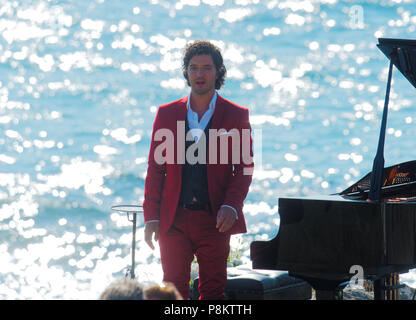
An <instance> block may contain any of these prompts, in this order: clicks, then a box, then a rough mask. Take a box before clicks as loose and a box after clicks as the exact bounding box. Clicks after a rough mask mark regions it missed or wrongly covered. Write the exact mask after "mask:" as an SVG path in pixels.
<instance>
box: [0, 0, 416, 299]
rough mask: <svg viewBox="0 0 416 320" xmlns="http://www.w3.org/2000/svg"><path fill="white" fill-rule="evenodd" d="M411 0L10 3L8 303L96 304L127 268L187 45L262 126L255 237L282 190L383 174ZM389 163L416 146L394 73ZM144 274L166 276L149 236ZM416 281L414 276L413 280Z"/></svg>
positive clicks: (5, 220)
mask: <svg viewBox="0 0 416 320" xmlns="http://www.w3.org/2000/svg"><path fill="white" fill-rule="evenodd" d="M415 30H416V6H415V4H414V2H413V1H401V0H383V1H337V0H304V1H290V0H289V1H284V0H283V1H277V0H267V1H259V0H235V1H231V0H230V1H229V0H179V1H177V2H175V1H164V0H151V1H132V0H126V1H110V0H96V1H69V0H68V1H39V0H37V1H30V0H27V1H9V0H0V33H1V36H0V299H96V298H97V297H98V296H99V294H100V293H101V292H102V290H104V288H105V287H106V286H107V285H108V284H109V283H110V282H112V281H113V280H114V279H116V278H119V277H122V276H124V275H125V273H126V269H127V268H129V267H130V263H131V252H130V250H131V226H132V224H131V222H130V221H128V219H127V217H126V216H125V215H124V214H119V213H117V212H114V211H112V210H111V206H112V205H116V204H141V203H142V200H143V189H144V178H145V175H146V169H147V163H146V161H147V156H148V149H149V143H150V135H151V130H152V124H153V120H154V117H155V112H156V110H157V106H158V105H160V104H162V103H166V102H169V101H172V100H176V99H178V98H181V97H183V96H186V95H188V93H189V88H188V87H187V85H186V83H185V81H184V79H183V77H182V73H181V59H182V54H183V49H184V47H185V45H186V44H187V42H189V41H192V40H195V39H207V40H211V41H213V42H214V43H215V44H216V45H218V46H219V47H220V48H221V50H222V52H223V56H224V59H225V64H226V67H227V69H228V76H227V80H226V84H225V87H224V88H222V89H221V90H220V92H219V93H220V94H221V95H223V96H224V97H226V98H228V99H230V100H232V101H235V102H236V103H238V104H241V105H243V106H246V107H248V108H249V111H250V121H251V124H252V127H253V129H255V131H256V132H257V136H256V137H255V141H256V145H255V151H256V158H255V160H256V168H255V172H254V177H253V182H252V185H251V188H250V192H249V194H248V196H247V199H246V204H245V216H246V220H247V225H248V233H247V234H244V235H239V236H234V237H233V238H232V250H233V253H234V254H239V255H240V257H239V262H241V263H248V262H249V245H250V242H251V241H253V240H260V239H263V240H265V239H271V238H272V237H274V236H275V235H276V233H277V231H278V225H279V215H278V205H277V204H278V198H279V197H282V196H309V195H317V194H331V193H334V192H339V191H341V190H343V189H344V188H346V187H348V186H349V185H351V184H352V183H353V182H355V181H357V180H358V179H359V178H361V177H362V176H364V175H365V174H366V173H368V172H369V171H371V167H372V161H373V158H374V155H375V152H376V146H377V141H378V135H379V127H380V118H381V112H382V107H383V104H384V97H385V86H386V79H387V71H388V60H387V59H386V58H385V56H384V55H383V54H382V53H381V51H379V50H378V48H377V47H376V44H377V42H378V41H377V38H380V37H387V38H388V37H390V38H410V39H411V38H416V36H415V35H416V33H415ZM393 77H394V78H393V79H394V81H393V84H392V91H391V98H390V109H389V118H388V123H387V128H388V130H387V134H386V147H385V161H386V166H388V165H392V164H394V163H399V162H404V161H408V160H414V159H416V148H414V141H415V140H414V137H415V134H416V129H415V121H416V113H415V111H414V108H413V107H414V105H415V104H416V92H415V90H414V88H413V87H412V86H411V85H410V83H408V82H407V80H405V79H404V77H403V76H402V75H401V74H400V73H399V71H397V70H394V73H393ZM136 246H137V248H136V269H135V273H136V277H137V278H138V279H139V280H140V281H142V282H144V283H152V282H153V283H161V281H162V270H161V266H160V256H159V253H158V249H156V250H155V251H152V250H150V249H149V248H148V247H147V245H146V244H145V243H144V241H143V218H142V217H141V216H139V219H138V226H137V244H136ZM401 279H402V281H404V282H405V283H408V284H409V285H414V286H416V271H410V272H409V273H407V274H404V275H402V276H401Z"/></svg>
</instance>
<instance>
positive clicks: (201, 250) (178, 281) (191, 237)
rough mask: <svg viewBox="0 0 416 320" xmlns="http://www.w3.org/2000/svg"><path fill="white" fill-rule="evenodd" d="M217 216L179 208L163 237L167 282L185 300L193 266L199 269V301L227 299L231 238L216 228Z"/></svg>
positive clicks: (163, 267)
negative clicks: (225, 293)
mask: <svg viewBox="0 0 416 320" xmlns="http://www.w3.org/2000/svg"><path fill="white" fill-rule="evenodd" d="M215 225H216V215H212V214H210V213H209V212H208V211H205V210H188V209H184V208H178V209H177V211H176V215H175V220H174V223H173V226H172V227H171V228H170V229H169V230H168V232H167V233H164V234H160V235H159V247H160V257H161V262H162V269H163V273H164V276H163V280H164V281H167V282H172V283H173V284H174V285H175V286H176V288H177V289H178V291H179V293H180V294H181V295H182V297H183V298H184V299H188V298H189V294H190V287H189V281H190V274H191V263H192V261H193V259H194V255H195V256H196V258H197V261H198V265H199V287H198V289H199V294H200V297H199V299H201V300H202V299H204V300H216V299H223V298H224V291H225V286H226V284H227V258H228V254H229V252H230V235H225V234H224V233H221V232H219V231H218V229H217V228H216V227H215Z"/></svg>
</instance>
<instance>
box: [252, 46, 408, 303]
mask: <svg viewBox="0 0 416 320" xmlns="http://www.w3.org/2000/svg"><path fill="white" fill-rule="evenodd" d="M378 47H379V49H380V50H381V51H382V52H383V53H384V54H385V55H386V56H387V57H388V58H389V59H390V68H389V77H388V83H387V90H386V100H385V105H384V110H383V118H382V124H381V130H380V139H379V145H378V150H377V154H376V157H375V159H374V163H373V169H372V171H371V172H370V173H368V174H367V175H366V176H365V177H363V178H362V179H361V180H359V181H358V182H356V183H355V184H353V185H352V186H350V187H349V188H347V189H346V190H344V191H343V192H341V193H339V194H336V195H329V196H318V197H304V198H280V199H279V214H280V226H279V232H278V234H277V236H276V237H275V238H273V239H272V240H270V241H253V242H252V243H251V246H250V259H251V261H252V266H253V269H269V270H287V271H288V272H289V274H290V275H292V276H296V277H299V278H302V279H305V280H306V281H308V282H309V283H310V284H311V286H312V287H313V288H314V289H315V290H316V297H317V299H336V298H337V297H338V298H339V297H340V293H341V294H342V289H343V288H344V287H345V285H346V284H348V282H349V281H350V280H351V278H352V277H353V276H356V275H357V273H356V272H357V270H359V269H357V266H358V268H362V269H361V270H362V271H363V276H364V278H365V279H368V280H372V281H374V298H375V299H389V298H390V299H394V298H395V297H394V296H393V295H392V292H395V294H397V288H398V287H399V285H398V284H397V283H395V281H396V280H397V279H398V277H397V275H398V274H400V273H404V272H408V271H409V270H410V269H413V268H416V161H410V162H406V163H401V164H397V165H394V166H391V167H388V168H384V158H383V149H384V137H385V128H386V121H387V109H388V100H389V93H390V84H391V77H392V67H393V65H395V66H396V67H397V69H399V70H400V72H401V73H402V74H403V75H404V76H405V77H406V78H407V79H408V80H409V82H411V83H412V85H413V86H415V87H416V41H414V40H403V39H379V44H378ZM394 275H396V276H394ZM388 281H390V282H388ZM387 293H389V294H387Z"/></svg>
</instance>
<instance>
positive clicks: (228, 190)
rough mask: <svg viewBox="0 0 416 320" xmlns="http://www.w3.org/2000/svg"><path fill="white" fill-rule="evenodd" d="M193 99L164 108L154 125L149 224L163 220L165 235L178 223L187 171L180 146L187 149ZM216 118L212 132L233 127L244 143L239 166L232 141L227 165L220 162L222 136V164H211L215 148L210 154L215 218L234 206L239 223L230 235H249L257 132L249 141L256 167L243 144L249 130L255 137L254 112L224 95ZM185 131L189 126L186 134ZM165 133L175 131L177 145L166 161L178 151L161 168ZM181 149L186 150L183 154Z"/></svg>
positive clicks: (147, 198)
mask: <svg viewBox="0 0 416 320" xmlns="http://www.w3.org/2000/svg"><path fill="white" fill-rule="evenodd" d="M187 100H188V97H185V98H182V99H180V100H177V101H174V102H171V103H168V104H165V105H162V106H160V107H159V109H158V112H157V114H156V119H155V121H154V124H153V133H152V141H151V145H150V152H149V159H148V169H147V176H146V180H145V190H144V201H143V214H144V221H145V222H147V221H150V220H160V232H161V233H162V232H163V233H164V232H166V231H167V230H169V228H170V227H171V225H172V222H173V219H174V217H175V212H176V209H177V206H178V202H179V197H180V192H181V180H182V167H183V163H184V160H183V159H184V155H185V154H184V152H183V150H182V149H179V152H178V145H180V143H181V142H182V143H183V145H184V141H185V134H184V133H185V132H184V130H185V128H184V123H185V119H186V115H187V107H186V103H187ZM211 120H212V121H211V127H210V128H211V129H216V130H219V129H225V130H226V131H227V132H230V130H232V129H234V131H235V129H237V130H238V132H239V133H240V140H237V141H239V142H240V154H239V158H240V159H239V161H234V164H233V160H232V152H231V149H232V147H231V143H229V144H228V145H227V147H228V151H229V152H228V161H226V162H227V163H224V161H222V162H221V163H220V136H217V137H216V138H217V139H218V140H217V146H218V147H217V150H218V151H217V162H216V163H212V161H209V150H207V162H206V163H207V180H208V192H209V199H210V204H211V208H212V214H215V215H216V214H217V212H218V210H219V209H220V207H221V205H229V206H232V207H233V208H235V209H236V210H237V212H238V219H237V220H236V221H235V223H234V225H233V226H232V227H231V229H229V230H228V231H227V233H229V234H235V233H244V232H246V231H247V230H246V223H245V220H244V215H243V211H242V209H243V201H244V199H245V198H246V195H247V192H248V189H249V186H250V183H251V179H252V172H253V168H254V163H253V162H252V156H253V151H252V138H251V134H250V135H249V142H248V143H249V152H250V157H251V163H248V164H247V162H248V161H247V160H244V159H242V150H243V147H242V143H244V141H242V140H243V139H241V137H242V131H243V129H246V130H245V131H246V132H247V130H249V132H250V133H251V127H250V123H249V115H248V109H247V108H244V107H241V106H238V105H237V104H235V103H232V102H230V101H228V100H226V99H224V98H222V97H221V96H220V95H218V96H217V101H216V105H215V111H214V114H213V116H212V119H211ZM178 121H183V122H182V124H183V126H182V127H181V126H178ZM181 128H183V132H182V130H181ZM160 129H165V130H162V131H159V133H163V132H166V129H168V130H169V131H170V132H172V133H173V136H172V137H173V139H171V140H173V142H174V143H173V145H174V148H172V149H170V150H169V149H168V148H166V152H165V153H164V155H166V158H168V157H169V156H172V154H170V155H168V153H171V152H172V151H173V152H174V157H173V158H174V161H166V162H165V163H162V164H160V161H156V160H155V150H156V149H157V147H158V146H159V145H160V144H161V143H164V142H166V141H167V140H168V138H166V137H165V139H161V141H159V140H160V138H157V139H155V134H156V132H158V130H160ZM162 135H163V134H162ZM156 136H157V135H156ZM172 137H170V138H172ZM228 140H231V139H228ZM209 143H212V141H211V140H209ZM233 143H234V142H233ZM160 149H162V148H160ZM207 149H209V148H207ZM180 150H182V152H181V151H180ZM171 159H172V158H171ZM245 159H247V158H245ZM158 162H159V163H158Z"/></svg>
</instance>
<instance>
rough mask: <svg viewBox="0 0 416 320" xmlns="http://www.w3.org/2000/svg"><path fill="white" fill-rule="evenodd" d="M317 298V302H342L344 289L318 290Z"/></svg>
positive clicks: (316, 291)
mask: <svg viewBox="0 0 416 320" xmlns="http://www.w3.org/2000/svg"><path fill="white" fill-rule="evenodd" d="M315 298H316V300H342V299H343V291H342V289H338V288H336V289H334V290H316V289H315Z"/></svg>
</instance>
